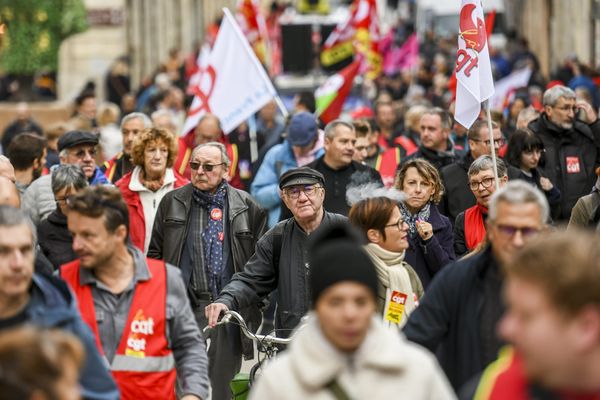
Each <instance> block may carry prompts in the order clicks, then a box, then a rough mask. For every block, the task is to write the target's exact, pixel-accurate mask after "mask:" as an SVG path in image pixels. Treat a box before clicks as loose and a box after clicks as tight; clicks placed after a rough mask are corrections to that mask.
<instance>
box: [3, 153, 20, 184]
mask: <svg viewBox="0 0 600 400" xmlns="http://www.w3.org/2000/svg"><path fill="white" fill-rule="evenodd" d="M0 176H3V177H5V178H8V179H9V180H10V181H11V182H15V181H16V180H17V177H16V176H15V168H14V167H13V166H12V164H11V163H10V160H9V159H8V157H6V156H3V155H0Z"/></svg>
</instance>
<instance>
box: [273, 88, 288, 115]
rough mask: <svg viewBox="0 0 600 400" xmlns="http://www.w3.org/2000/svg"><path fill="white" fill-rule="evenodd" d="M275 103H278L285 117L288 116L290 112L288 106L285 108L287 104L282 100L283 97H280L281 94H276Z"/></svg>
mask: <svg viewBox="0 0 600 400" xmlns="http://www.w3.org/2000/svg"><path fill="white" fill-rule="evenodd" d="M275 103H277V107H279V111H281V113H282V114H283V118H284V119H285V118H287V116H288V115H289V114H290V113H289V112H288V110H287V108H285V105H284V104H283V101H282V100H281V97H279V94H277V95H275Z"/></svg>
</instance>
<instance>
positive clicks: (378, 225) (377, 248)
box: [348, 197, 423, 328]
mask: <svg viewBox="0 0 600 400" xmlns="http://www.w3.org/2000/svg"><path fill="white" fill-rule="evenodd" d="M348 218H349V219H350V222H351V223H352V224H353V225H354V226H356V227H357V228H359V229H360V231H361V232H362V234H363V236H364V239H366V241H367V244H366V245H365V246H364V248H365V250H366V251H367V253H368V254H369V257H370V258H371V260H372V261H373V263H374V264H375V269H376V271H377V276H378V278H379V283H380V286H379V290H378V293H377V300H378V307H377V311H378V312H379V315H380V316H381V318H382V320H383V321H384V324H385V325H386V326H388V327H391V328H398V327H402V326H404V324H405V323H406V320H407V317H408V315H409V314H410V313H411V312H412V311H413V310H414V308H415V307H416V304H417V303H418V299H419V298H420V297H421V296H422V295H423V285H422V284H421V281H420V280H419V277H418V275H417V273H416V272H415V271H414V270H413V268H412V267H411V266H410V265H408V264H407V263H406V261H404V256H405V254H406V249H407V248H408V246H409V244H408V225H407V224H406V222H405V221H404V219H403V218H402V215H401V213H400V209H399V208H398V204H397V203H396V201H394V200H392V199H390V198H388V197H371V198H367V199H364V200H361V201H359V202H357V203H356V204H354V205H353V206H352V208H351V209H350V213H349V215H348ZM394 296H400V297H402V299H403V303H402V304H403V310H402V312H400V313H393V315H391V314H390V310H391V309H392V308H393V307H394V302H395V300H394Z"/></svg>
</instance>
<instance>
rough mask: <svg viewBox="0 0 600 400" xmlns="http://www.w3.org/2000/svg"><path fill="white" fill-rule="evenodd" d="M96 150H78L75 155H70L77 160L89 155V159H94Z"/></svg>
mask: <svg viewBox="0 0 600 400" xmlns="http://www.w3.org/2000/svg"><path fill="white" fill-rule="evenodd" d="M96 153H97V151H96V149H91V150H85V149H79V150H78V151H77V152H76V153H71V154H72V155H74V156H75V157H77V158H84V157H85V156H86V154H87V155H89V156H90V157H92V158H94V157H96Z"/></svg>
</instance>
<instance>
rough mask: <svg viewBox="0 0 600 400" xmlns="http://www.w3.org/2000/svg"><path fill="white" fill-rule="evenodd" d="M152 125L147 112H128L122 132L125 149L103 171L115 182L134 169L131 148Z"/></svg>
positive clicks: (122, 122)
mask: <svg viewBox="0 0 600 400" xmlns="http://www.w3.org/2000/svg"><path fill="white" fill-rule="evenodd" d="M150 127H152V121H151V120H150V118H148V116H147V115H146V114H142V113H139V112H134V113H131V114H127V115H126V116H124V117H123V119H122V120H121V133H122V134H123V151H121V152H120V153H118V154H117V155H116V156H115V157H113V158H112V159H111V160H108V161H106V162H105V163H104V165H103V166H102V171H103V172H104V173H105V174H106V177H107V178H108V179H109V180H110V181H111V182H113V183H115V182H117V181H118V180H119V179H121V177H123V175H126V174H127V173H129V172H131V171H132V170H133V163H132V162H131V149H132V148H133V140H134V139H135V137H136V136H137V135H139V134H140V132H141V131H143V130H144V129H147V128H150Z"/></svg>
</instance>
